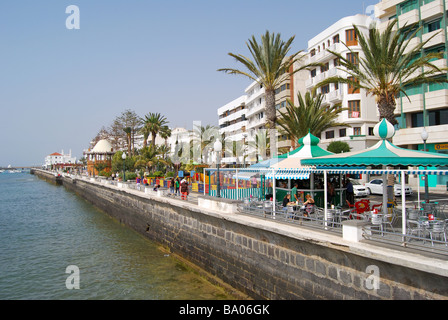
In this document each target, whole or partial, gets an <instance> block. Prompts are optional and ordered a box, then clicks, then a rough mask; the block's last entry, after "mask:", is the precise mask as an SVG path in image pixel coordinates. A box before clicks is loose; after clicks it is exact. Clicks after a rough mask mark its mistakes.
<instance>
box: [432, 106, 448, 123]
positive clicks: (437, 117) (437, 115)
mask: <svg viewBox="0 0 448 320" xmlns="http://www.w3.org/2000/svg"><path fill="white" fill-rule="evenodd" d="M428 116H429V125H430V126H440V125H443V124H448V109H441V110H433V111H429V112H428Z"/></svg>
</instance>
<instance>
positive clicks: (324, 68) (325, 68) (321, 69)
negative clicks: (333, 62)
mask: <svg viewBox="0 0 448 320" xmlns="http://www.w3.org/2000/svg"><path fill="white" fill-rule="evenodd" d="M328 69H330V63H329V62H327V63H326V64H324V65H323V66H322V67H320V72H321V73H324V72H326V71H328Z"/></svg>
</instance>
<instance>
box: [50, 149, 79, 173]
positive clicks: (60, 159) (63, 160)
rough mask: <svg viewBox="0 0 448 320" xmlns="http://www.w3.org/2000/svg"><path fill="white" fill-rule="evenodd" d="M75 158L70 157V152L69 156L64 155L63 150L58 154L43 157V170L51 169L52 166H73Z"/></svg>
mask: <svg viewBox="0 0 448 320" xmlns="http://www.w3.org/2000/svg"><path fill="white" fill-rule="evenodd" d="M75 163H76V157H72V151H71V150H70V152H69V154H64V150H62V151H61V153H59V152H54V153H52V154H49V155H48V156H46V157H45V163H44V168H46V169H51V168H52V166H54V165H62V164H75Z"/></svg>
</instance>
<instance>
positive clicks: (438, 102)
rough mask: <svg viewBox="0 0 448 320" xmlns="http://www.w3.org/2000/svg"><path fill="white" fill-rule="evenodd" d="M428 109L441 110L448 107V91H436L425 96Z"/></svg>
mask: <svg viewBox="0 0 448 320" xmlns="http://www.w3.org/2000/svg"><path fill="white" fill-rule="evenodd" d="M425 103H426V109H427V110H431V109H440V108H447V107H448V90H446V89H444V90H436V91H431V92H427V93H426V94H425Z"/></svg>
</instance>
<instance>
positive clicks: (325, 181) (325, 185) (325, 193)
mask: <svg viewBox="0 0 448 320" xmlns="http://www.w3.org/2000/svg"><path fill="white" fill-rule="evenodd" d="M327 187H328V186H327V170H324V208H325V209H324V220H325V229H326V228H327V207H328V204H327V200H328V199H327Z"/></svg>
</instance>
